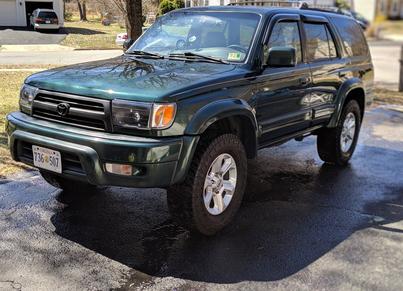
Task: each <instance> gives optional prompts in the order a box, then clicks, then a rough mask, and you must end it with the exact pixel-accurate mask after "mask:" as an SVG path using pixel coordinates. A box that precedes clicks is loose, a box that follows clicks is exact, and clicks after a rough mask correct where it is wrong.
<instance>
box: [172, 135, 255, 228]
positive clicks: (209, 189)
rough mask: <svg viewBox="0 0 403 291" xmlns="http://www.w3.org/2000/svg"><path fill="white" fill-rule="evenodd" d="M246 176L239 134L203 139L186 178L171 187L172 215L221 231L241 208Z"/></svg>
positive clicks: (179, 220) (185, 222)
mask: <svg viewBox="0 0 403 291" xmlns="http://www.w3.org/2000/svg"><path fill="white" fill-rule="evenodd" d="M207 142H209V143H207ZM246 176H247V158H246V153H245V149H244V147H243V145H242V142H241V141H240V140H239V138H238V137H237V136H236V135H233V134H224V135H221V136H218V137H216V138H215V139H213V141H211V142H210V141H207V140H206V142H205V144H204V142H201V144H200V145H199V146H198V152H197V153H196V154H195V157H194V159H193V161H192V164H191V168H190V170H189V173H188V176H187V177H186V180H185V182H184V183H182V184H179V185H174V186H172V187H170V188H169V189H168V190H167V200H168V207H169V211H170V213H171V216H172V217H173V219H174V221H175V222H176V223H177V224H179V225H181V226H183V227H185V228H187V229H189V230H192V231H197V232H199V233H201V234H204V235H213V234H215V233H217V232H218V231H220V230H221V229H223V228H224V227H225V226H226V225H228V224H229V223H230V222H231V220H232V219H233V217H234V216H235V214H236V212H237V211H238V209H239V207H240V205H241V202H242V197H243V194H244V191H245V185H246Z"/></svg>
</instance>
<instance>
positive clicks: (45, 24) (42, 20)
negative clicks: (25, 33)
mask: <svg viewBox="0 0 403 291" xmlns="http://www.w3.org/2000/svg"><path fill="white" fill-rule="evenodd" d="M30 24H31V27H33V29H34V30H55V31H58V30H59V29H60V25H59V19H58V17H57V14H56V12H55V11H54V10H52V9H43V8H38V9H35V10H34V11H33V12H32V15H31V17H30Z"/></svg>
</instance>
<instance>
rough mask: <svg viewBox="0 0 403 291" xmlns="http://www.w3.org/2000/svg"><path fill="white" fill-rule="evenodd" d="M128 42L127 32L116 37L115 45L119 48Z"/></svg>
mask: <svg viewBox="0 0 403 291" xmlns="http://www.w3.org/2000/svg"><path fill="white" fill-rule="evenodd" d="M126 40H127V32H122V33H118V35H117V36H116V40H115V43H116V45H118V46H123V44H124V42H125V41H126Z"/></svg>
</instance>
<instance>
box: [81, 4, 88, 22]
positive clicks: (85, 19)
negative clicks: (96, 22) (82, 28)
mask: <svg viewBox="0 0 403 291" xmlns="http://www.w3.org/2000/svg"><path fill="white" fill-rule="evenodd" d="M80 20H81V21H87V4H85V2H83V17H82V19H80Z"/></svg>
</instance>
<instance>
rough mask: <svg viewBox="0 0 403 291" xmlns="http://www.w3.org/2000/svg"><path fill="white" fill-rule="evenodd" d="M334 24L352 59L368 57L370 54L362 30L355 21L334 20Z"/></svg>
mask: <svg viewBox="0 0 403 291" xmlns="http://www.w3.org/2000/svg"><path fill="white" fill-rule="evenodd" d="M333 22H334V24H335V26H336V27H337V31H338V32H339V35H340V38H341V39H342V42H343V45H344V47H345V49H346V51H347V54H348V55H349V56H350V57H352V56H367V55H368V54H369V51H368V46H367V42H366V40H365V37H364V34H363V32H362V29H361V27H360V26H359V25H358V24H357V23H356V22H355V21H354V20H350V19H345V18H333Z"/></svg>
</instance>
